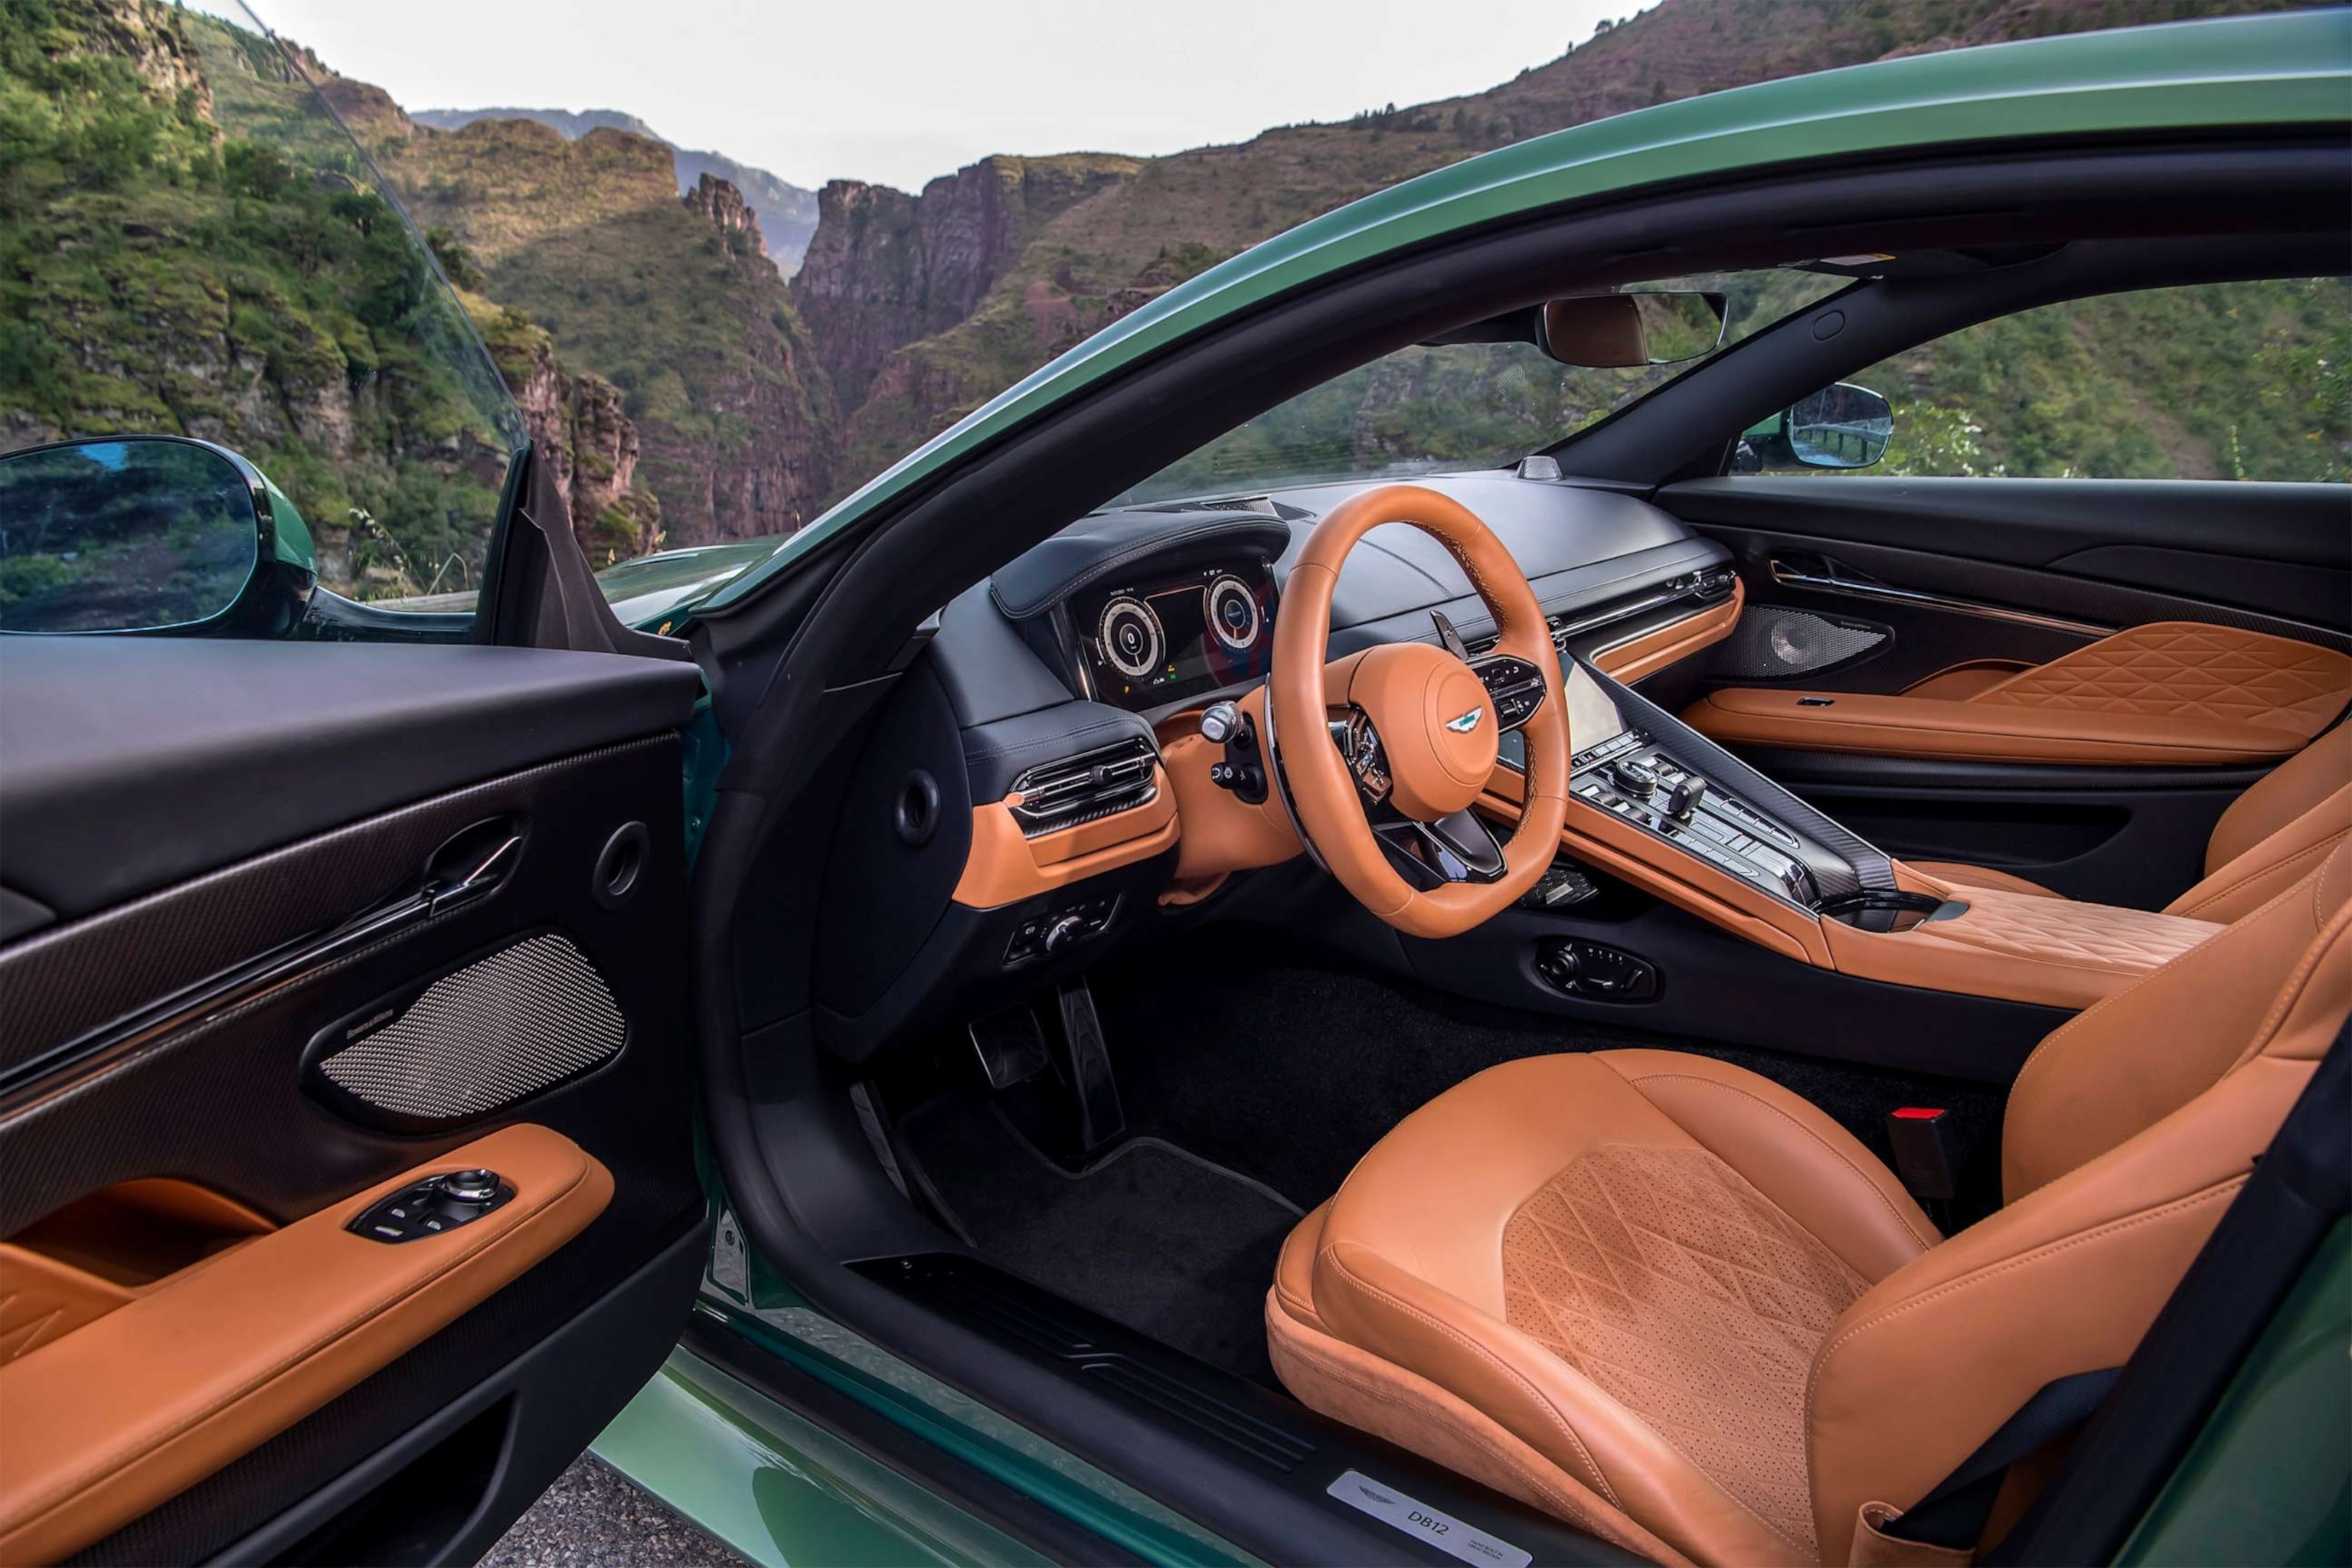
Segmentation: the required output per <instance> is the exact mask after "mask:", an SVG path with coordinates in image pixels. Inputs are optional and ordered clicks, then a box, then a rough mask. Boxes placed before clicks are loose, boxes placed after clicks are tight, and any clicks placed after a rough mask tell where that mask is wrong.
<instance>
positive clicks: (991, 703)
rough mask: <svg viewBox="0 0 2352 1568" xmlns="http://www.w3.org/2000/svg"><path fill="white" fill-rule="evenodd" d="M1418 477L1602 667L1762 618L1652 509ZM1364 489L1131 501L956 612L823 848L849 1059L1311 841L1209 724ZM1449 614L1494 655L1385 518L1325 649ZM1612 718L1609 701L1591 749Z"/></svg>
mask: <svg viewBox="0 0 2352 1568" xmlns="http://www.w3.org/2000/svg"><path fill="white" fill-rule="evenodd" d="M1418 482H1420V483H1422V484H1424V485H1426V486H1427V487H1428V488H1430V489H1434V490H1437V491H1439V492H1440V493H1442V494H1446V495H1450V496H1452V497H1454V499H1456V500H1460V501H1461V502H1462V503H1463V504H1464V505H1465V506H1467V507H1469V508H1470V510H1472V511H1474V512H1475V513H1476V514H1477V515H1478V516H1479V517H1480V518H1481V519H1482V520H1483V521H1485V522H1486V525H1487V527H1488V528H1489V529H1491V530H1492V531H1494V532H1495V534H1496V537H1497V538H1498V539H1499V540H1500V541H1501V542H1502V543H1503V544H1504V546H1505V547H1506V548H1507V549H1508V550H1509V551H1510V552H1511V554H1512V556H1513V558H1514V559H1515V560H1517V563H1519V565H1520V567H1521V568H1522V569H1523V570H1524V571H1525V572H1526V574H1527V575H1528V581H1529V583H1530V584H1531V585H1532V586H1533V587H1534V589H1535V592H1536V595H1537V597H1538V601H1539V602H1540V603H1541V604H1542V605H1543V608H1544V611H1545V613H1546V615H1547V616H1549V618H1550V620H1551V622H1552V625H1553V627H1554V641H1555V642H1556V643H1558V644H1559V646H1560V647H1562V648H1563V649H1564V650H1569V651H1574V652H1577V653H1579V654H1580V655H1584V656H1586V657H1590V658H1594V659H1595V660H1596V661H1599V665H1600V668H1604V669H1606V668H1608V663H1607V660H1608V658H1609V656H1610V650H1611V649H1612V648H1616V647H1631V646H1633V644H1634V643H1635V641H1636V640H1637V639H1641V638H1643V637H1650V636H1652V635H1653V634H1654V633H1655V632H1656V631H1658V630H1659V629H1660V628H1662V627H1664V626H1669V625H1675V624H1683V623H1686V622H1689V621H1691V620H1693V619H1695V618H1696V617H1700V616H1705V617H1706V618H1707V620H1708V621H1709V623H1710V624H1714V625H1716V626H1717V627H1718V628H1719V631H1720V632H1727V631H1728V629H1729V627H1730V624H1731V621H1732V620H1733V619H1734V618H1736V617H1737V616H1738V600H1737V597H1736V589H1737V579H1736V577H1735V575H1734V574H1733V571H1732V568H1731V563H1730V560H1729V552H1727V551H1726V550H1725V549H1724V548H1723V547H1722V546H1721V545H1720V544H1717V543H1715V542H1712V541H1710V540H1708V539H1706V538H1705V537H1703V536H1700V535H1698V534H1696V533H1694V532H1693V531H1690V530H1689V529H1687V528H1685V526H1684V525H1683V524H1682V523H1681V522H1680V521H1677V520H1676V519H1675V518H1674V517H1672V516H1670V515H1669V514H1667V513H1665V512H1664V511H1662V510H1659V509H1657V508H1656V507H1654V506H1653V505H1651V504H1650V503H1649V502H1647V501H1646V500H1643V499H1641V498H1639V497H1636V496H1633V495H1629V494H1624V493H1622V492H1620V491H1617V490H1613V489H1607V488H1595V487H1590V486H1579V485H1574V484H1570V483H1565V482H1561V481H1556V480H1544V479H1522V478H1520V477H1518V476H1517V475H1516V474H1514V473H1513V472H1511V471H1510V470H1507V469H1506V470H1499V471H1495V472H1490V473H1478V474H1464V475H1445V476H1434V477H1431V478H1426V479H1422V480H1420V481H1418ZM1363 488H1365V487H1364V486H1363V485H1361V484H1334V485H1320V486H1308V487H1300V488H1297V489H1288V490H1284V491H1279V492H1277V493H1276V494H1274V495H1272V496H1270V497H1267V496H1261V497H1256V498H1243V499H1238V500H1235V499H1222V500H1210V501H1196V502H1184V503H1168V504H1158V505H1151V506H1138V507H1124V508H1116V509H1110V510H1105V511H1102V512H1097V513H1095V514H1093V515H1091V516H1088V517H1085V518H1081V519H1079V520H1078V521H1076V522H1074V523H1071V524H1070V525H1068V526H1067V527H1066V528H1064V529H1062V530H1060V531H1057V532H1055V534H1053V535H1051V536H1050V537H1048V538H1046V539H1045V540H1042V541H1041V542H1038V543H1037V544H1036V545H1034V546H1033V547H1032V548H1031V549H1029V550H1027V551H1025V552H1023V553H1022V554H1021V555H1019V556H1017V557H1015V558H1014V559H1013V560H1011V561H1008V562H1006V563H1003V565H1001V566H999V567H998V568H997V569H996V570H995V571H994V572H993V573H992V574H991V575H990V576H989V577H988V578H987V579H986V580H984V581H982V582H981V583H978V584H974V585H973V586H972V587H971V588H970V589H968V590H966V591H965V592H964V593H962V594H961V595H957V596H956V597H955V598H954V599H953V600H951V601H950V603H949V604H948V605H945V606H944V607H943V608H942V610H941V611H940V616H939V618H938V620H937V622H936V624H935V626H934V627H933V628H932V629H931V632H930V635H929V638H928V640H927V641H926V642H925V643H924V644H922V645H921V646H920V647H919V650H918V651H917V652H916V653H915V654H914V655H913V656H912V662H911V663H910V664H909V666H908V670H907V672H906V673H907V679H903V680H902V681H900V682H899V683H898V688H897V689H895V690H894V692H893V694H892V696H891V697H890V699H889V700H888V705H887V709H886V710H885V711H884V714H883V716H882V717H881V718H880V719H879V720H878V721H877V729H876V731H875V735H874V738H873V740H872V741H871V742H870V743H869V744H868V746H867V748H866V751H865V752H864V753H863V755H862V756H861V758H860V759H859V760H858V762H857V763H856V766H855V769H854V770H853V773H852V774H851V776H849V777H848V778H846V779H845V782H844V786H843V787H844V789H845V798H846V799H848V800H851V801H856V802H860V803H864V805H863V806H862V807H861V808H860V809H857V810H854V811H846V812H845V815H844V817H843V821H844V823H845V825H846V826H845V828H844V830H843V831H842V832H840V833H839V834H837V835H836V836H835V840H834V841H833V842H832V843H831V844H830V845H829V846H827V847H826V848H825V850H824V853H825V854H826V856H827V858H828V865H829V869H828V871H827V886H828V887H829V888H833V889H839V898H840V900H842V902H841V905H840V908H841V909H842V910H843V911H845V912H844V913H843V918H839V919H834V920H828V921H824V923H823V926H822V928H821V936H820V940H819V943H818V953H817V965H818V971H819V973H820V974H821V976H822V979H821V980H820V982H819V984H818V986H817V992H818V1013H817V1024H816V1026H817V1029H818V1032H819V1034H820V1035H821V1037H823V1038H824V1042H825V1044H826V1046H827V1047H828V1048H829V1049H831V1050H833V1051H834V1052H835V1053H836V1054H838V1055H840V1056H842V1057H844V1058H847V1059H851V1060H861V1059H864V1058H866V1057H867V1056H869V1055H870V1054H872V1053H873V1052H875V1051H877V1050H879V1049H882V1048H883V1047H885V1045H886V1044H887V1042H889V1041H892V1040H895V1039H902V1038H905V1037H908V1035H909V1033H910V1032H911V1031H915V1030H918V1029H920V1028H923V1027H929V1026H933V1025H937V1024H940V1023H942V1022H943V1021H947V1022H951V1021H953V1020H954V1019H957V1018H971V1017H977V1016H982V1015H984V1014H987V1013H989V1012H990V1011H991V1010H992V1009H994V1008H999V1007H1007V1006H1016V1005H1025V999H1027V998H1031V997H1033V996H1034V995H1035V994H1037V992H1038V990H1039V988H1040V987H1041V986H1043V985H1046V984H1051V983H1052V982H1053V980H1054V979H1055V977H1056V976H1059V975H1063V974H1066V973H1075V972H1076V971H1077V970H1081V969H1083V968H1084V966H1085V965H1086V964H1087V963H1089V962H1091V961H1092V960H1093V959H1094V958H1095V956H1096V955H1097V954H1099V953H1102V952H1106V951H1108V949H1109V948H1110V947H1112V946H1113V945H1115V944H1117V943H1118V942H1122V941H1124V940H1126V939H1127V938H1128V937H1129V936H1131V935H1134V934H1136V933H1138V932H1139V931H1145V930H1150V929H1154V928H1155V927H1156V924H1157V922H1158V921H1159V919H1160V910H1162V909H1163V908H1165V907H1174V906H1175V905H1181V903H1182V902H1183V901H1184V900H1188V899H1190V898H1193V897H1205V896H1207V893H1204V892H1198V891H1195V890H1194V889H1195V888H1196V886H1197V887H1205V888H1207V889H1208V891H1210V892H1213V890H1214V882H1215V881H1216V879H1215V878H1210V879H1206V880H1205V881H1204V880H1202V879H1200V878H1198V877H1197V876H1196V875H1195V874H1194V873H1193V872H1192V870H1190V869H1188V868H1187V857H1188V856H1192V857H1193V858H1198V857H1200V856H1202V855H1218V854H1223V855H1227V856H1229V857H1234V858H1238V859H1239V861H1240V862H1241V863H1244V864H1260V865H1272V864H1276V863H1278V862H1279V861H1281V860H1282V859H1283V858H1286V857H1288V856H1291V855H1295V854H1296V853H1297V837H1296V832H1295V829H1293V828H1292V827H1290V826H1288V824H1287V821H1286V818H1285V817H1284V815H1283V813H1282V810H1281V808H1280V806H1279V805H1265V806H1259V805H1246V804H1244V805H1237V806H1236V805H1234V804H1233V803H1234V802H1245V801H1246V799H1247V796H1246V795H1243V794H1239V793H1234V792H1230V791H1227V790H1225V789H1223V788H1221V787H1219V786H1216V785H1215V784H1213V781H1212V779H1211V761H1210V759H1209V758H1208V757H1207V756H1206V755H1205V753H1204V752H1202V747H1203V746H1205V745H1206V744H1207V742H1205V741H1204V740H1203V739H1202V737H1201V735H1200V734H1199V733H1198V728H1199V726H1198V718H1199V714H1200V712H1201V710H1202V709H1203V708H1205V707H1206V706H1207V705H1208V704H1209V703H1211V702H1213V701H1215V700H1220V699H1232V700H1237V701H1244V702H1246V700H1248V698H1249V696H1250V694H1251V693H1252V692H1253V691H1254V690H1255V689H1257V688H1259V687H1261V686H1262V685H1263V684H1264V682H1265V679H1266V678H1267V677H1268V675H1269V674H1270V673H1271V670H1272V666H1273V653H1274V638H1275V628H1276V625H1277V618H1278V616H1279V615H1280V614H1281V610H1282V606H1283V600H1284V593H1283V590H1284V587H1285V584H1286V581H1287V575H1288V572H1289V570H1290V568H1291V566H1292V564H1293V563H1295V562H1296V560H1297V557H1298V555H1299V554H1300V553H1301V552H1302V551H1303V550H1304V548H1305V546H1306V543H1307V539H1308V537H1309V536H1310V535H1311V534H1312V533H1313V532H1314V531H1315V528H1316V526H1317V524H1318V523H1319V522H1320V521H1322V519H1323V518H1325V517H1327V516H1328V515H1329V514H1330V512H1331V510H1333V509H1334V508H1336V507H1338V506H1339V505H1340V504H1341V503H1342V502H1344V501H1346V500H1348V499H1349V497H1351V496H1353V495H1355V494H1357V493H1359V492H1360V490H1361V489H1363ZM1433 612H1435V613H1437V614H1439V615H1442V616H1443V617H1444V622H1445V623H1446V625H1447V626H1448V627H1449V629H1450V631H1451V632H1452V634H1453V635H1454V636H1457V637H1460V638H1461V639H1462V640H1463V641H1464V642H1465V644H1466V646H1467V647H1468V648H1469V650H1470V652H1471V653H1472V654H1473V655H1476V654H1479V653H1481V652H1483V651H1484V650H1485V649H1486V647H1488V646H1489V644H1490V642H1491V640H1492V638H1493V637H1494V635H1495V632H1496V626H1495V624H1494V617H1493V616H1492V615H1491V613H1490V612H1489V611H1488V610H1487V609H1486V605H1484V603H1483V602H1481V600H1480V599H1479V597H1478V595H1477V594H1476V592H1475V589H1474V588H1473V586H1472V584H1471V583H1470V582H1469V580H1468V578H1467V577H1466V576H1465V574H1464V572H1463V570H1462V567H1461V565H1460V563H1458V562H1457V561H1455V559H1454V556H1453V555H1452V553H1451V552H1449V551H1448V550H1447V549H1446V548H1445V547H1444V545H1443V544H1442V543H1440V542H1438V541H1437V540H1435V539H1433V538H1431V537H1430V536H1428V535H1426V534H1423V533H1422V532H1420V531H1418V530H1414V529H1412V528H1409V527H1406V526H1404V525H1402V524H1391V525H1388V526H1384V527H1381V528H1379V529H1375V530H1373V531H1371V532H1370V533H1369V534H1367V535H1366V536H1365V537H1364V538H1363V539H1362V540H1360V541H1359V542H1358V543H1357V545H1356V547H1355V549H1354V550H1353V551H1351V552H1349V556H1348V559H1347V563H1346V565H1345V567H1344V568H1343V569H1342V571H1341V572H1340V573H1339V579H1338V582H1337V583H1336V584H1335V585H1334V588H1333V593H1332V600H1331V609H1330V627H1331V630H1330V637H1329V641H1328V657H1329V658H1342V657H1344V656H1346V655H1348V654H1350V653H1354V652H1356V651H1358V650H1360V649H1362V648H1366V647H1372V646H1374V645H1376V644H1381V643H1394V642H1404V641H1414V640H1419V641H1430V642H1433V641H1436V640H1438V638H1439V636H1440V632H1439V626H1438V623H1437V621H1435V620H1434V619H1433ZM1681 635H1683V636H1685V637H1686V636H1687V635H1688V634H1687V633H1684V634H1681ZM1615 727H1616V726H1615V725H1614V723H1613V721H1612V722H1610V723H1603V722H1601V719H1600V716H1599V715H1598V714H1597V713H1596V714H1591V715H1585V716H1583V717H1582V718H1581V720H1580V722H1579V725H1578V728H1579V730H1580V733H1579V737H1578V738H1579V740H1580V742H1587V743H1590V742H1591V741H1592V740H1600V739H1602V738H1605V737H1606V736H1607V735H1608V734H1609V731H1611V730H1612V729H1614V728H1615ZM1514 738H1515V737H1511V736H1507V737H1506V740H1511V739H1514ZM1588 738H1589V739H1588ZM1618 760H1622V759H1618ZM1613 776H1614V775H1613V774H1612V777H1613ZM1718 782H1720V781H1718ZM1202 791H1206V792H1208V794H1209V795H1213V796H1214V797H1215V798H1214V799H1213V800H1204V799H1202V798H1201V792H1202ZM1188 794H1189V795H1192V796H1193V798H1192V801H1191V803H1190V804H1184V805H1181V810H1180V800H1179V797H1180V796H1181V795H1188ZM1588 804H1590V803H1588ZM1226 806H1232V807H1233V809H1231V810H1226V811H1223V812H1222V813H1221V811H1220V808H1221V807H1226ZM1625 821H1626V823H1627V824H1628V826H1627V827H1626V829H1625V830H1626V831H1629V832H1630V831H1633V825H1632V823H1631V819H1630V818H1626V819H1625ZM1669 830H1672V829H1671V825H1670V829H1669ZM1759 888H1761V885H1760V884H1759ZM1761 891H1762V892H1763V893H1765V894H1769V893H1770V892H1771V889H1769V888H1761ZM1171 900H1173V902H1172V904H1171Z"/></svg>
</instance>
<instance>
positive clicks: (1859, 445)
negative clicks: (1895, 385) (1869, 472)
mask: <svg viewBox="0 0 2352 1568" xmlns="http://www.w3.org/2000/svg"><path fill="white" fill-rule="evenodd" d="M1894 438H1895V409H1894V406H1893V405H1891V404H1889V403H1888V402H1887V401H1886V399H1885V398H1884V397H1881V396H1880V395H1878V394H1876V393H1874V392H1873V391H1871V390H1870V389H1869V388H1868V387H1866V386H1855V385H1853V384H1851V383H1848V382H1843V381H1841V382H1839V383H1838V384H1836V385H1834V386H1826V387H1823V388H1822V390H1821V391H1819V392H1816V393H1814V394H1813V395H1811V396H1810V397H1805V398H1801V399H1799V400H1798V402H1797V404H1796V405H1795V406H1793V407H1791V408H1790V410H1789V411H1788V412H1787V413H1785V414H1783V415H1781V416H1780V439H1779V441H1778V442H1776V443H1774V445H1777V446H1780V447H1782V448H1783V451H1782V452H1780V453H1775V454H1771V455H1772V456H1775V457H1780V458H1782V459H1783V460H1784V461H1787V462H1791V463H1795V464H1798V465H1800V466H1801V467H1804V468H1868V467H1870V465H1871V464H1873V463H1874V462H1876V461H1878V459H1879V458H1883V457H1885V456H1886V444H1887V443H1888V442H1890V441H1892V440H1893V439H1894Z"/></svg>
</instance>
